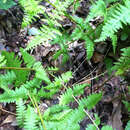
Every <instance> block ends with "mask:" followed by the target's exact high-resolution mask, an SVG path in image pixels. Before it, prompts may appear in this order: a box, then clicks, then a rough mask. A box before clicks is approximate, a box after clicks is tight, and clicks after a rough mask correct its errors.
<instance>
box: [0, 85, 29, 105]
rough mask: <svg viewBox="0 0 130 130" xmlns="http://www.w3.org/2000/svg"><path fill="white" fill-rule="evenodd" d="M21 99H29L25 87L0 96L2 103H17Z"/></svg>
mask: <svg viewBox="0 0 130 130" xmlns="http://www.w3.org/2000/svg"><path fill="white" fill-rule="evenodd" d="M19 98H27V90H26V89H25V88H24V87H21V88H19V89H18V88H16V89H15V91H14V90H10V91H9V90H8V92H4V93H3V94H1V95H0V102H6V103H11V102H16V101H17V100H18V99H19Z"/></svg>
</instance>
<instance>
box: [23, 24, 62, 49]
mask: <svg viewBox="0 0 130 130" xmlns="http://www.w3.org/2000/svg"><path fill="white" fill-rule="evenodd" d="M56 35H62V34H61V32H60V31H59V30H58V29H55V28H52V27H50V28H49V27H45V26H42V28H41V31H40V34H39V35H37V36H35V38H34V39H32V40H31V41H30V42H29V44H28V45H27V47H26V49H25V50H30V49H33V48H35V47H36V46H38V45H41V44H43V45H44V44H46V43H49V42H50V41H51V40H53V39H54V38H56Z"/></svg>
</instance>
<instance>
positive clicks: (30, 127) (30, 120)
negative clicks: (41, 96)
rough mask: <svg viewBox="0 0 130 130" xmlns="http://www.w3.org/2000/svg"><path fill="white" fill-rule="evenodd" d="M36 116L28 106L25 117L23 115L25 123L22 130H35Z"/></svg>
mask: <svg viewBox="0 0 130 130" xmlns="http://www.w3.org/2000/svg"><path fill="white" fill-rule="evenodd" d="M36 118H37V115H36V113H35V112H34V109H33V108H32V107H30V106H28V108H27V111H26V115H25V122H24V129H25V130H37V129H38V128H37V126H36V123H37V120H36Z"/></svg>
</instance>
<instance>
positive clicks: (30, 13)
mask: <svg viewBox="0 0 130 130" xmlns="http://www.w3.org/2000/svg"><path fill="white" fill-rule="evenodd" d="M40 1H41V0H38V1H36V0H19V3H20V5H21V6H22V7H23V8H24V13H25V15H24V19H23V22H22V27H23V28H24V27H26V26H27V25H29V24H30V23H31V22H32V20H35V18H34V16H35V17H39V16H38V14H40V13H41V14H43V13H44V11H45V8H44V7H43V6H41V5H39V3H40Z"/></svg>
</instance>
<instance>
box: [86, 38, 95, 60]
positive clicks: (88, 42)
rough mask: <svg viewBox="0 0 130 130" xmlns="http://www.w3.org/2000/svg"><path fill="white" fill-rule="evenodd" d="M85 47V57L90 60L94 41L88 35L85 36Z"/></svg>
mask: <svg viewBox="0 0 130 130" xmlns="http://www.w3.org/2000/svg"><path fill="white" fill-rule="evenodd" d="M85 48H86V51H87V59H88V60H90V59H91V57H92V56H93V52H94V43H93V41H92V40H91V39H90V38H89V37H87V36H86V37H85Z"/></svg>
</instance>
